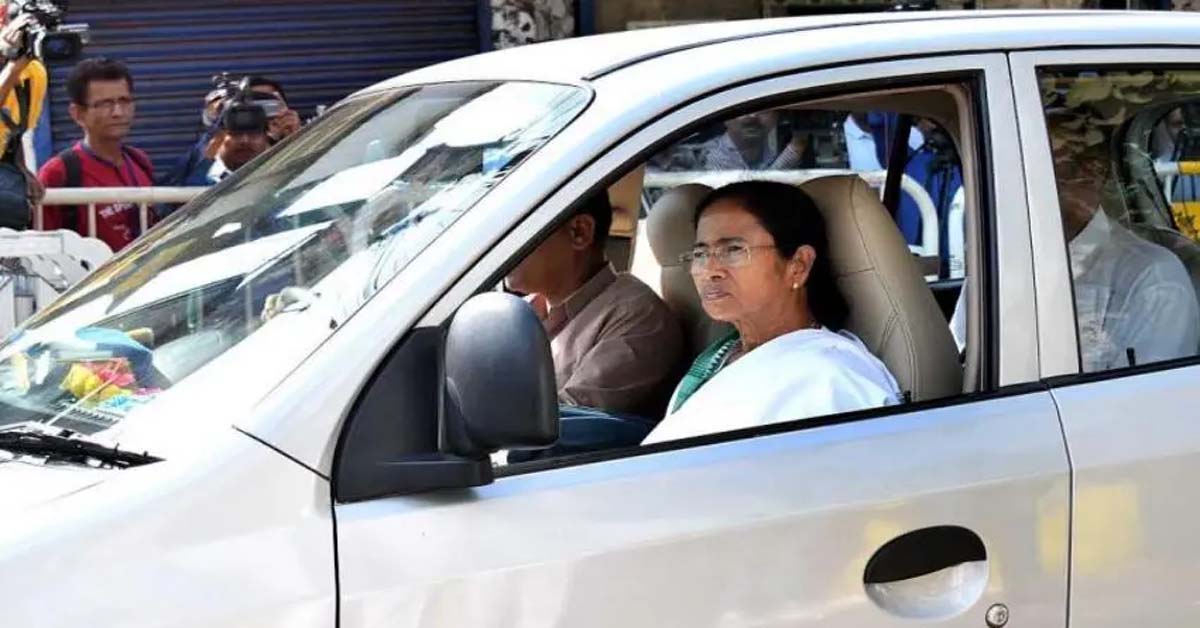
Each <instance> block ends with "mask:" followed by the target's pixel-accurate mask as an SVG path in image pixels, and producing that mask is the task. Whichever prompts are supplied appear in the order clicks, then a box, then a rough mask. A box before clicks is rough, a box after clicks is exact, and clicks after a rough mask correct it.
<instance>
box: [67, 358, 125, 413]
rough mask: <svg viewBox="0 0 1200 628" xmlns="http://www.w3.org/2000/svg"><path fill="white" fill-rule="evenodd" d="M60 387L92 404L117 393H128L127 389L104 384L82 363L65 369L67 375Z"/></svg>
mask: <svg viewBox="0 0 1200 628" xmlns="http://www.w3.org/2000/svg"><path fill="white" fill-rule="evenodd" d="M60 387H61V388H62V389H63V390H65V391H67V392H69V393H71V394H72V395H74V396H75V398H76V399H79V400H80V401H84V402H85V403H88V404H92V405H94V404H97V403H101V402H104V401H108V400H109V399H112V398H113V397H116V396H118V395H127V394H129V391H127V390H125V389H124V388H121V387H120V386H114V385H112V384H107V385H106V384H105V383H104V380H102V379H100V376H99V375H96V373H95V372H94V371H92V369H90V368H88V367H86V366H83V365H82V364H72V365H71V370H69V371H67V376H66V377H65V378H64V379H63V381H62V384H61V386H60Z"/></svg>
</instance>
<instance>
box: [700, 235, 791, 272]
mask: <svg viewBox="0 0 1200 628" xmlns="http://www.w3.org/2000/svg"><path fill="white" fill-rule="evenodd" d="M773 248H775V245H774V244H758V245H751V244H746V243H745V242H730V243H728V244H717V245H714V246H697V247H695V248H693V249H692V250H691V251H688V252H687V253H684V254H683V255H680V256H679V263H681V264H688V265H690V267H691V271H692V272H693V273H698V272H702V271H703V270H704V268H705V267H706V266H708V263H709V261H710V260H711V261H713V262H716V263H717V265H718V266H721V267H723V268H738V267H740V266H745V265H747V264H749V263H750V251H751V250H753V249H773Z"/></svg>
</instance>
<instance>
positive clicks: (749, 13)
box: [594, 0, 763, 33]
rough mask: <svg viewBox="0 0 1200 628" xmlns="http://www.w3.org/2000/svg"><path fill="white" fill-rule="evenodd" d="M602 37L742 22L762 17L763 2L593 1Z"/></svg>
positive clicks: (725, 0)
mask: <svg viewBox="0 0 1200 628" xmlns="http://www.w3.org/2000/svg"><path fill="white" fill-rule="evenodd" d="M594 2H595V11H596V30H597V32H601V33H610V32H613V31H623V30H627V29H628V28H630V27H631V26H633V27H638V26H650V25H652V24H653V23H656V22H689V21H712V20H741V19H747V18H756V17H762V15H763V0H594Z"/></svg>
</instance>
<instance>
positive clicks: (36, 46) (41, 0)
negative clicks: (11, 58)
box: [8, 0, 89, 61]
mask: <svg viewBox="0 0 1200 628" xmlns="http://www.w3.org/2000/svg"><path fill="white" fill-rule="evenodd" d="M66 15H67V0H14V1H13V2H10V3H9V4H8V19H9V21H10V22H11V21H12V20H15V19H17V18H20V17H22V16H31V17H32V18H33V21H32V23H31V24H30V25H29V26H27V27H26V28H25V33H24V41H23V43H22V45H21V53H22V54H28V55H32V56H33V57H35V58H37V59H46V60H49V61H66V60H70V59H74V58H75V57H78V56H79V54H80V53H81V52H83V45H84V44H85V43H87V42H88V35H89V29H88V25H87V24H63V18H65V17H66Z"/></svg>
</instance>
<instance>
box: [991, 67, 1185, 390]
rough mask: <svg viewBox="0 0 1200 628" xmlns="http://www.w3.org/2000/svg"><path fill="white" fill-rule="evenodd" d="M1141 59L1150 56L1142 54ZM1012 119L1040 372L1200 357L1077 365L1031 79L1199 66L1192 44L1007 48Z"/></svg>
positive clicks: (1087, 377) (1068, 287) (1075, 376)
mask: <svg viewBox="0 0 1200 628" xmlns="http://www.w3.org/2000/svg"><path fill="white" fill-rule="evenodd" d="M1147 59H1153V61H1151V62H1148V61H1146V60H1147ZM1009 65H1010V66H1011V68H1012V80H1013V86H1012V89H1013V96H1014V98H1015V100H1016V111H1017V126H1018V129H1019V132H1020V137H1021V151H1022V153H1023V155H1024V159H1023V161H1022V167H1023V168H1024V171H1025V181H1026V188H1025V190H1026V197H1027V198H1026V200H1027V205H1028V207H1029V223H1030V235H1031V239H1032V244H1033V258H1034V268H1033V272H1034V281H1035V283H1036V286H1037V288H1036V290H1037V292H1036V310H1037V325H1038V329H1039V330H1040V333H1039V334H1038V353H1039V355H1040V359H1039V363H1040V365H1041V370H1042V372H1041V376H1042V378H1043V379H1045V380H1050V381H1051V382H1052V383H1054V384H1067V383H1075V382H1085V381H1096V380H1103V379H1110V378H1114V377H1127V376H1131V375H1137V374H1141V373H1147V372H1153V371H1160V370H1165V369H1172V368H1180V367H1186V366H1192V365H1196V364H1200V353H1197V355H1194V356H1188V357H1184V358H1178V359H1174V360H1163V361H1160V362H1153V363H1148V364H1139V365H1137V366H1130V367H1125V368H1117V369H1110V370H1106V371H1096V372H1092V373H1087V372H1084V370H1083V367H1082V361H1081V359H1080V353H1079V350H1080V347H1079V335H1078V334H1079V331H1078V326H1077V322H1076V317H1075V288H1074V282H1073V281H1072V279H1071V273H1070V268H1071V259H1070V254H1069V252H1068V248H1067V241H1066V235H1065V234H1064V232H1063V225H1062V215H1061V208H1060V206H1059V201H1058V186H1057V177H1056V176H1055V173H1054V161H1053V157H1052V154H1051V149H1050V136H1049V131H1048V129H1047V126H1046V112H1045V108H1044V106H1043V104H1042V94H1041V89H1040V88H1039V86H1038V72H1039V71H1040V70H1062V69H1069V70H1085V71H1086V70H1096V69H1114V70H1130V71H1136V70H1138V69H1166V68H1169V67H1174V68H1177V69H1180V70H1193V71H1200V47H1188V48H1184V47H1172V48H1163V47H1137V48H1084V49H1072V50H1032V51H1022V52H1013V53H1010V54H1009Z"/></svg>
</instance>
